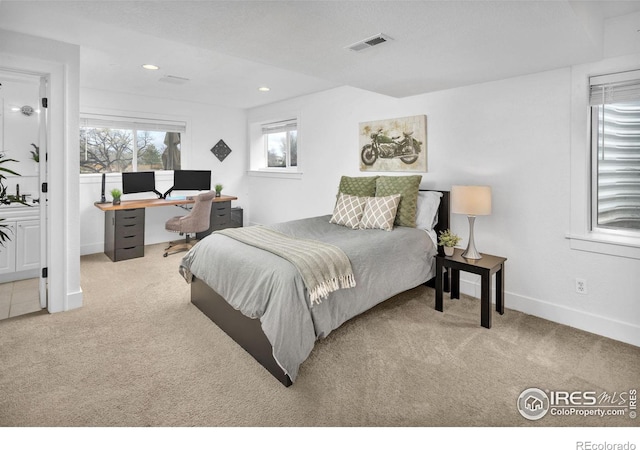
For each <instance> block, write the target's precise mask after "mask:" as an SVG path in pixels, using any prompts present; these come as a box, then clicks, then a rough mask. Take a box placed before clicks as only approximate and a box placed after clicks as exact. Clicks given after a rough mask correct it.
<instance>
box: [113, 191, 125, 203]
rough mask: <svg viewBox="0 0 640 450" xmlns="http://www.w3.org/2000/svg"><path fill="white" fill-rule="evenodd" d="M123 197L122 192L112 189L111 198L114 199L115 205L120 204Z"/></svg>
mask: <svg viewBox="0 0 640 450" xmlns="http://www.w3.org/2000/svg"><path fill="white" fill-rule="evenodd" d="M121 196H122V192H121V191H120V189H111V197H112V198H113V204H114V205H119V204H120V197H121Z"/></svg>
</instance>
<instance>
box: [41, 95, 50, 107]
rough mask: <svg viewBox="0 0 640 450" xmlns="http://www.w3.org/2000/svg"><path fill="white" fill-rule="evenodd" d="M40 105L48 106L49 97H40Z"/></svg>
mask: <svg viewBox="0 0 640 450" xmlns="http://www.w3.org/2000/svg"><path fill="white" fill-rule="evenodd" d="M42 107H43V108H48V107H49V99H48V98H47V97H42Z"/></svg>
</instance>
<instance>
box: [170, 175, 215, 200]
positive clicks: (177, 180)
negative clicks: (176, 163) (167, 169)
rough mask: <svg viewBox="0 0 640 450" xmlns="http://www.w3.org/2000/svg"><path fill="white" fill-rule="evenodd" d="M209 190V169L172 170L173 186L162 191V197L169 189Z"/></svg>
mask: <svg viewBox="0 0 640 450" xmlns="http://www.w3.org/2000/svg"><path fill="white" fill-rule="evenodd" d="M209 190H211V171H210V170H174V171H173V186H172V187H171V189H169V190H168V191H167V192H165V193H164V197H165V198H167V196H168V195H169V194H170V193H171V191H209Z"/></svg>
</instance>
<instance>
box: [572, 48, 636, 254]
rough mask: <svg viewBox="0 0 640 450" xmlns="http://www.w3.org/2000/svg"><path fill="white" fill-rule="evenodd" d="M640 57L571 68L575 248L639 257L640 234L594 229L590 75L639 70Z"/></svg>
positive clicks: (616, 59)
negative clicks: (627, 234) (592, 211)
mask: <svg viewBox="0 0 640 450" xmlns="http://www.w3.org/2000/svg"><path fill="white" fill-rule="evenodd" d="M637 69H638V62H637V57H635V56H630V57H621V58H615V59H608V60H604V61H601V62H599V63H595V64H585V65H580V66H573V67H572V68H571V174H570V175H571V224H570V231H569V232H568V233H566V238H567V239H568V240H569V242H570V246H571V248H572V249H574V250H580V251H586V252H592V253H600V254H605V255H611V256H618V257H623V258H632V259H640V238H637V237H633V236H624V235H620V234H617V233H607V232H604V231H599V230H593V231H592V230H591V205H592V200H591V196H592V193H591V175H592V174H591V123H590V120H591V118H590V113H589V111H590V107H589V87H590V84H589V78H591V77H593V76H599V75H606V74H610V73H616V72H626V71H630V70H637Z"/></svg>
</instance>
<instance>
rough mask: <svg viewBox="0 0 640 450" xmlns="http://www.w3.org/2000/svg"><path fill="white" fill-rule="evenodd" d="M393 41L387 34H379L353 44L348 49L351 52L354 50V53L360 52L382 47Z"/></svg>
mask: <svg viewBox="0 0 640 450" xmlns="http://www.w3.org/2000/svg"><path fill="white" fill-rule="evenodd" d="M391 40H393V39H391V38H390V37H389V36H387V35H386V34H382V33H379V34H376V35H375V36H371V37H368V38H366V39H364V40H362V41H359V42H356V43H355V44H351V45H349V46H348V47H346V48H348V49H349V50H353V51H354V52H360V51H362V50H365V49H367V48H370V47H373V46H376V45H380V44H382V43H384V42H387V41H391Z"/></svg>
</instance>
